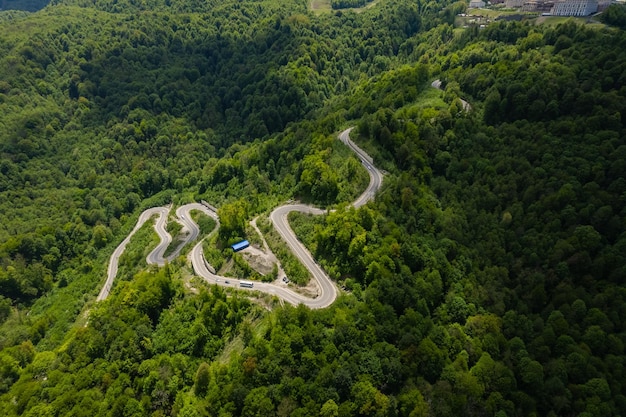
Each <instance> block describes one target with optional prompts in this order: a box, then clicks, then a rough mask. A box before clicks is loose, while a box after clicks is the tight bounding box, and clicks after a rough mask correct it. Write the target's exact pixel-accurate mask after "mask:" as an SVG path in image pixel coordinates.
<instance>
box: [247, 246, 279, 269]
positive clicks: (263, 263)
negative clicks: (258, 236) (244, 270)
mask: <svg viewBox="0 0 626 417" xmlns="http://www.w3.org/2000/svg"><path fill="white" fill-rule="evenodd" d="M241 256H243V259H245V260H246V262H248V265H250V267H251V268H252V269H254V270H255V271H257V272H258V273H259V274H261V275H269V274H271V273H272V270H273V269H274V266H275V265H276V257H275V256H274V254H273V253H271V252H270V253H269V254H268V253H265V252H263V251H262V250H261V249H259V248H256V247H253V246H249V247H247V248H246V249H244V250H243V251H241Z"/></svg>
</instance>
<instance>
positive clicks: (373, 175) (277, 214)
mask: <svg viewBox="0 0 626 417" xmlns="http://www.w3.org/2000/svg"><path fill="white" fill-rule="evenodd" d="M351 130H352V128H350V129H346V130H344V131H343V132H341V133H340V134H339V139H340V140H341V141H342V142H343V143H345V144H346V145H347V146H349V147H350V149H352V151H353V152H354V153H355V154H356V155H357V156H358V157H359V159H360V160H361V163H362V164H363V165H364V166H365V168H366V169H367V171H368V173H369V175H370V183H369V185H368V187H367V188H366V190H365V191H364V192H363V194H361V196H359V198H357V199H356V200H355V201H354V202H353V203H352V205H353V206H354V207H357V208H358V207H361V206H363V205H364V204H366V203H367V202H368V201H370V200H371V199H373V198H374V196H375V194H376V192H377V191H378V190H379V189H380V186H381V184H382V179H383V174H382V172H380V171H379V170H378V169H377V168H376V167H375V166H374V164H373V160H372V158H371V157H370V156H369V155H368V154H367V153H365V152H364V151H363V150H362V149H360V148H359V147H358V146H356V145H355V144H354V143H353V142H352V141H351V140H350V131H351ZM192 210H200V211H202V212H203V213H205V214H207V215H208V216H211V217H212V218H214V219H215V220H216V222H217V225H216V228H215V230H217V227H219V218H218V217H217V213H215V211H214V210H213V209H212V208H209V207H208V205H204V204H199V203H192V204H186V205H184V206H181V207H179V208H178V209H177V210H176V215H177V218H178V219H177V220H176V221H178V222H179V223H181V224H182V225H183V231H187V232H188V233H187V235H186V237H185V239H184V240H183V241H182V242H181V243H180V244H179V246H178V247H177V248H176V250H175V251H174V252H173V253H172V254H171V255H170V256H168V257H167V258H166V257H165V256H164V254H165V251H166V249H167V248H168V246H169V245H170V243H171V241H172V237H171V236H170V235H169V233H167V231H166V230H165V223H166V221H167V215H168V213H169V211H170V207H154V208H151V209H148V210H146V211H144V212H143V213H141V215H140V216H139V220H138V221H137V225H135V228H134V229H133V231H132V232H131V233H130V234H129V235H128V236H127V237H126V239H124V241H123V242H122V243H121V244H120V245H119V246H118V247H117V249H115V252H113V255H112V256H111V260H110V262H109V270H108V276H107V280H106V282H105V284H104V286H103V287H102V290H101V291H100V294H99V295H98V301H100V300H104V299H105V298H106V297H107V296H108V295H109V291H110V289H111V285H112V284H113V280H114V279H115V275H117V266H118V262H119V258H120V256H121V255H122V253H123V252H124V249H125V248H126V245H127V244H128V242H129V241H130V238H131V236H132V235H133V234H134V233H135V232H136V231H137V230H139V228H140V227H141V226H142V225H143V224H144V223H145V222H146V221H148V220H149V219H150V218H152V217H153V216H154V215H159V217H158V219H157V221H156V223H155V226H154V227H155V230H156V231H157V233H158V235H159V237H160V239H161V242H160V243H159V245H158V246H157V247H156V248H155V249H154V250H153V251H152V252H150V254H149V255H148V256H147V258H146V261H147V262H148V263H149V264H157V265H163V264H165V262H166V260H167V261H170V260H172V259H174V258H176V257H177V256H179V254H180V251H181V250H182V248H183V247H184V246H185V245H186V244H187V243H189V242H192V241H194V240H196V239H197V238H198V235H199V233H200V230H199V228H198V226H197V225H196V223H195V222H194V221H193V220H192V219H191V216H190V212H191V211H192ZM292 211H298V212H301V213H308V214H313V215H322V214H324V213H326V212H325V211H324V210H322V209H319V208H316V207H312V206H307V205H303V204H287V205H283V206H280V207H278V208H276V209H275V210H274V211H272V213H271V214H270V220H271V221H272V223H273V224H274V227H275V228H276V230H277V231H278V233H279V234H280V235H281V237H282V238H283V239H284V240H285V242H286V243H287V246H289V248H290V249H291V251H292V252H293V253H294V255H295V256H296V257H298V259H299V260H300V262H302V264H303V265H304V266H305V267H306V268H307V269H308V270H309V272H310V273H311V275H312V276H313V278H314V279H315V280H316V282H317V284H318V288H319V293H318V294H317V297H315V298H309V297H305V296H303V295H301V294H298V293H296V292H294V291H292V290H290V289H289V288H287V287H286V286H281V285H276V284H272V283H265V282H254V287H252V288H242V287H240V282H241V280H239V279H235V278H230V277H224V276H219V275H216V274H215V273H214V272H212V271H213V270H214V269H213V268H212V267H211V266H210V265H209V264H208V263H207V261H206V259H205V258H204V254H203V251H202V241H200V242H198V243H197V244H196V245H195V246H194V248H193V249H192V250H191V252H190V254H189V260H190V261H191V264H192V266H193V269H194V272H195V273H196V274H197V275H199V276H201V277H202V278H204V279H205V280H206V281H208V282H210V283H212V284H217V285H221V286H225V287H235V288H239V289H245V290H250V291H260V292H264V293H267V294H271V295H275V296H277V297H279V298H281V299H282V300H284V301H286V302H288V303H290V304H293V305H298V304H304V305H306V306H308V307H310V308H324V307H328V306H329V305H331V304H332V303H333V302H334V301H335V299H336V298H337V287H336V286H335V283H334V282H333V281H332V280H331V279H330V278H329V277H328V275H326V273H325V272H324V271H323V270H322V268H320V267H319V265H318V264H317V263H316V262H315V260H314V259H313V257H312V256H311V254H310V253H309V251H308V250H307V249H306V248H305V247H304V245H303V244H302V243H301V242H300V241H299V240H298V238H297V237H296V235H295V233H294V232H293V230H292V229H291V227H290V226H289V222H288V221H287V216H288V215H289V213H291V212H292ZM215 230H214V231H213V232H215ZM213 232H212V233H213Z"/></svg>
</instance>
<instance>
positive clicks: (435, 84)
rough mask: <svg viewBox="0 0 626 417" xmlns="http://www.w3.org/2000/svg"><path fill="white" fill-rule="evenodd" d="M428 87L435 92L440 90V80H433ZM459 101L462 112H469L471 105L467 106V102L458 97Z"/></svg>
mask: <svg viewBox="0 0 626 417" xmlns="http://www.w3.org/2000/svg"><path fill="white" fill-rule="evenodd" d="M430 85H431V87H433V88H436V89H437V90H442V88H441V80H435V81H433V82H432V83H431V84H430ZM459 100H461V104H462V105H463V110H465V111H466V112H469V111H471V110H472V105H471V104H469V103H468V102H467V101H465V100H463V99H462V98H460V97H459Z"/></svg>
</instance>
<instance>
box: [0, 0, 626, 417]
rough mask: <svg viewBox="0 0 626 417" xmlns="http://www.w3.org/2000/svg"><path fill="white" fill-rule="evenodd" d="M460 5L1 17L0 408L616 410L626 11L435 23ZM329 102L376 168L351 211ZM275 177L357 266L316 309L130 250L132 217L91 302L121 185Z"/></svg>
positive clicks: (122, 215) (127, 196)
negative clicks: (546, 23)
mask: <svg viewBox="0 0 626 417" xmlns="http://www.w3.org/2000/svg"><path fill="white" fill-rule="evenodd" d="M462 10H463V5H462V4H458V3H455V4H450V5H446V4H441V3H440V4H437V3H435V2H430V3H424V2H419V3H418V4H414V3H410V2H404V1H401V0H400V1H389V2H381V3H380V4H379V5H378V6H376V7H374V8H371V9H368V10H366V11H363V12H362V13H359V14H355V13H351V12H347V11H342V12H338V13H336V14H332V15H324V16H315V15H312V14H309V13H308V12H307V10H306V5H305V4H304V3H303V2H281V3H280V4H279V3H275V2H271V1H266V2H263V1H262V2H246V1H244V2H219V3H218V2H206V3H194V2H190V1H185V2H183V1H173V0H172V1H171V2H143V3H140V4H139V3H136V2H116V3H109V2H104V1H102V2H101V1H96V2H83V3H81V2H79V1H70V0H67V1H64V2H58V3H57V4H55V5H51V6H49V7H47V8H46V9H44V10H43V11H41V12H38V13H36V14H33V15H19V14H18V15H8V14H7V15H5V16H3V27H2V31H1V32H0V39H1V41H0V52H1V53H0V56H1V57H2V58H1V59H0V73H1V74H2V77H1V78H0V79H1V81H0V126H1V128H0V153H1V156H2V161H1V165H0V208H1V209H0V213H1V214H0V216H1V222H0V224H1V225H2V227H1V228H0V294H1V297H2V298H0V319H2V321H4V323H3V324H2V327H0V347H1V348H2V351H0V395H1V396H0V413H2V414H3V415H9V416H10V415H32V416H42V415H89V416H93V415H116V416H117V415H120V416H123V415H129V416H130V415H154V416H158V415H180V416H196V415H211V416H213V415H215V416H217V415H223V416H226V415H244V416H252V415H263V416H271V415H280V416H287V415H289V416H298V415H323V416H349V415H380V416H383V415H389V416H429V415H432V416H448V415H449V416H458V415H476V416H498V417H501V416H527V415H546V416H548V415H554V416H561V415H562V416H570V415H581V416H611V415H615V416H617V415H623V414H624V413H626V397H625V395H626V387H624V385H623V381H624V380H625V379H626V377H625V375H624V372H625V371H624V366H625V356H624V343H625V342H626V329H625V327H624V324H623V323H624V320H626V307H625V306H626V304H625V301H626V300H625V297H626V290H625V289H624V287H623V277H624V274H625V273H626V259H624V258H625V256H626V255H625V254H626V247H625V240H624V239H625V236H626V234H625V233H624V232H625V227H626V224H625V223H624V219H625V218H626V212H625V208H624V204H625V200H624V195H626V179H625V178H624V175H625V174H624V173H625V172H626V167H625V166H624V164H626V154H625V149H626V144H624V138H625V137H626V129H625V128H624V121H623V116H622V115H623V114H625V110H626V109H625V108H624V107H625V106H626V105H625V104H624V103H626V101H625V98H626V87H624V79H623V77H624V73H625V72H624V69H626V52H624V51H626V36H625V35H624V33H623V32H620V31H616V30H613V29H610V28H603V29H593V30H591V29H588V28H585V27H581V26H578V25H576V24H573V23H567V24H564V25H560V26H558V27H556V28H550V27H533V26H529V25H525V24H520V23H499V24H494V25H492V26H490V27H489V28H487V29H485V30H483V31H479V30H478V29H477V28H470V29H466V30H463V31H456V32H455V31H454V30H453V28H452V27H451V26H450V25H449V24H448V23H451V22H452V19H453V17H454V15H455V14H456V13H458V12H460V11H462ZM436 77H437V78H440V79H441V80H442V81H443V84H444V91H443V92H439V91H437V90H435V89H431V88H430V87H429V85H430V81H431V80H432V79H434V78H436ZM459 97H461V98H464V99H466V100H468V101H470V103H471V104H472V110H471V111H469V112H465V111H463V108H462V105H461V103H460V101H459V100H458V98H459ZM348 123H354V124H355V125H356V127H357V128H356V130H354V132H353V138H354V139H355V140H357V141H358V142H359V145H360V146H363V147H364V148H365V149H367V151H368V152H369V153H370V154H371V155H373V156H374V160H375V163H376V164H377V165H379V166H381V167H383V168H385V169H386V170H387V171H388V175H386V177H385V184H384V187H383V190H382V191H381V192H380V194H379V195H378V196H377V199H376V201H375V202H373V203H370V204H368V205H367V206H365V207H363V208H360V209H358V210H355V209H343V208H342V207H345V205H342V203H345V202H348V201H350V200H351V198H353V197H354V196H355V195H357V194H358V191H359V190H358V189H356V188H355V185H354V184H355V183H359V181H361V182H362V178H364V177H365V176H366V173H365V169H364V168H362V167H361V166H360V164H358V162H357V161H356V160H355V159H353V158H352V157H338V155H346V154H345V153H342V152H343V150H341V147H340V146H339V145H338V144H337V143H336V142H335V140H334V138H333V136H332V135H333V132H336V131H338V130H339V128H340V127H343V126H345V125H347V124H348ZM292 197H297V198H300V199H303V200H306V201H310V202H313V203H316V204H323V205H326V206H331V205H338V207H339V210H337V211H334V212H332V213H329V214H328V215H327V216H325V217H323V218H318V217H315V218H310V217H306V216H296V217H295V218H294V219H292V220H293V221H292V225H293V227H294V229H295V230H296V231H297V232H298V231H299V232H300V237H301V239H303V241H304V242H305V243H306V244H307V245H308V246H309V248H310V249H311V251H312V253H313V254H314V256H315V257H316V259H317V260H318V261H319V263H320V264H321V265H322V266H323V267H324V268H325V269H326V270H327V271H328V272H329V275H330V276H331V277H332V278H334V279H336V280H338V281H339V282H340V283H341V284H343V285H345V286H346V287H347V289H348V290H349V291H348V292H347V293H346V294H344V295H343V296H341V297H340V298H339V300H338V301H337V302H336V303H335V305H333V306H331V307H329V308H327V309H324V310H322V311H310V310H308V309H306V308H303V307H298V308H293V307H289V306H285V307H281V306H280V305H279V304H278V303H275V304H272V303H271V301H270V302H269V304H266V303H267V301H264V302H263V303H264V304H263V305H267V306H269V307H270V308H271V311H267V310H265V309H264V308H262V307H260V306H257V305H256V304H255V303H254V302H253V301H250V300H248V299H247V298H244V297H243V295H237V294H235V293H225V292H223V291H222V290H220V289H218V288H210V289H206V288H203V287H202V286H201V285H200V284H198V283H196V284H194V285H198V286H199V287H198V288H193V290H192V288H191V287H190V286H189V285H190V284H189V282H187V281H185V282H186V283H185V284H183V280H186V279H187V278H188V275H189V274H190V271H189V269H188V267H187V266H185V265H184V262H181V261H179V260H177V261H175V262H173V264H172V265H169V266H167V267H166V268H164V269H161V270H156V269H148V268H147V267H146V265H145V264H143V258H144V257H145V256H144V255H142V253H143V252H142V251H143V250H145V247H146V246H149V245H150V240H151V239H152V238H151V237H150V236H151V233H150V231H149V227H148V226H146V227H145V229H144V230H143V231H141V232H140V237H139V238H137V239H138V240H135V241H134V243H132V242H131V249H130V250H129V252H130V253H129V254H128V255H125V258H123V259H122V262H121V264H122V266H121V272H120V276H119V278H118V281H117V283H116V287H115V289H114V292H113V294H112V295H111V297H110V298H109V299H108V300H107V301H105V302H103V303H99V304H97V305H95V304H94V303H93V299H94V298H95V295H96V293H97V291H98V289H99V285H100V284H101V283H102V282H103V280H104V275H105V265H106V263H107V259H108V256H109V255H110V253H111V252H112V250H113V248H114V247H115V245H116V244H117V243H118V242H119V241H121V240H122V239H123V237H124V236H125V235H126V233H128V231H129V230H130V228H131V227H132V225H133V223H134V220H135V218H136V216H137V215H138V213H139V211H140V210H141V209H143V208H145V207H148V206H152V205H157V204H165V203H169V202H172V201H173V202H174V203H182V202H187V201H191V200H200V199H206V200H208V201H211V202H212V203H214V204H216V205H218V206H225V207H226V208H236V209H237V210H236V211H237V212H238V213H239V214H241V215H242V216H243V217H244V218H246V219H249V218H252V217H253V216H254V215H256V214H259V213H263V212H265V213H267V211H268V210H269V209H271V208H273V207H275V206H276V205H278V204H279V202H281V201H284V200H285V199H287V198H292ZM223 212H224V213H226V212H228V210H223ZM194 291H195V292H194ZM81 313H85V314H81Z"/></svg>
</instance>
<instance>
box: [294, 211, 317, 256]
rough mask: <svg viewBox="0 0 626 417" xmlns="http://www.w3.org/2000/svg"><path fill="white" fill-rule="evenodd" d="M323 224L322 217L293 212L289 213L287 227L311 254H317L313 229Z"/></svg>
mask: <svg viewBox="0 0 626 417" xmlns="http://www.w3.org/2000/svg"><path fill="white" fill-rule="evenodd" d="M323 224H324V216H312V215H309V214H304V213H298V212H293V213H289V225H290V226H291V228H292V229H293V231H294V233H295V234H296V236H298V239H300V241H301V242H302V243H303V244H304V246H306V248H307V249H308V250H309V252H311V253H312V254H314V253H316V252H317V241H316V240H315V229H316V226H317V225H320V226H321V225H323Z"/></svg>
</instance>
